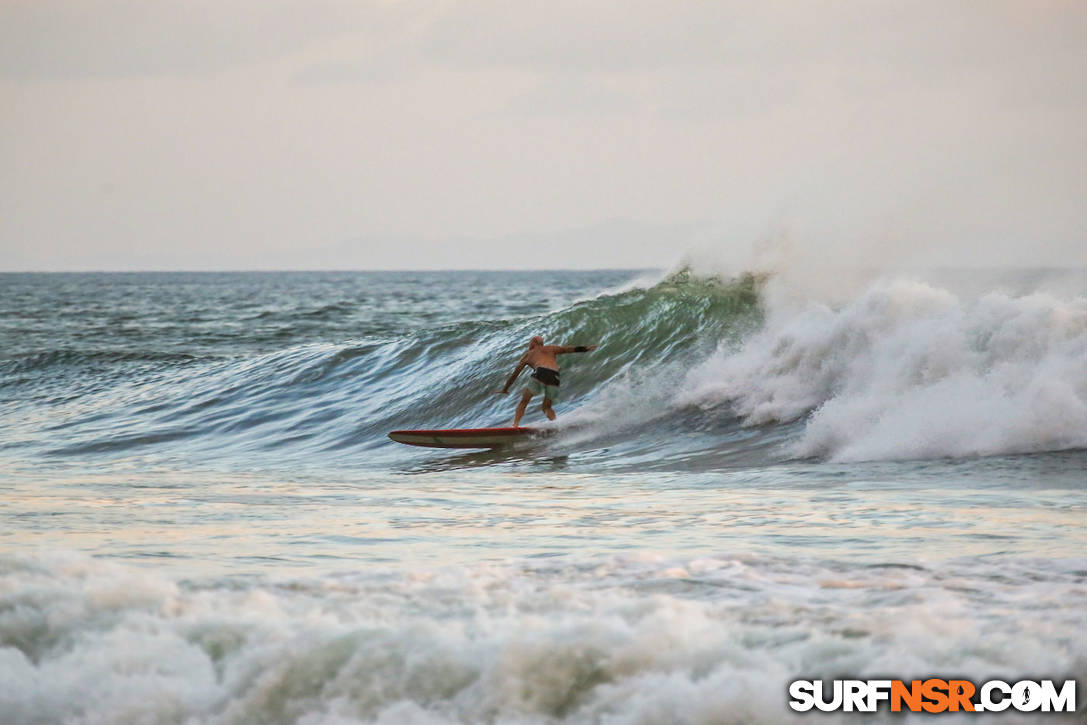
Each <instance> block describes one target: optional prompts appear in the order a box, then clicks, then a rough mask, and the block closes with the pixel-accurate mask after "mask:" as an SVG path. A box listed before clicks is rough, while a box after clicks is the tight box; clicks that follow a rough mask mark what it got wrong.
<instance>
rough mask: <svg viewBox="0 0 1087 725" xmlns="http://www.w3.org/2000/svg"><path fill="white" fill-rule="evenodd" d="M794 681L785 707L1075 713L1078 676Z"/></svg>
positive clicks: (832, 709) (847, 709)
mask: <svg viewBox="0 0 1087 725" xmlns="http://www.w3.org/2000/svg"><path fill="white" fill-rule="evenodd" d="M823 685H824V683H823V681H822V680H796V681H794V682H792V683H790V684H789V697H790V700H789V707H791V708H792V709H793V710H796V711H797V712H808V711H809V710H811V709H812V708H815V709H817V710H822V711H823V712H834V711H842V712H875V711H877V710H878V709H880V706H881V705H883V704H884V703H886V704H887V705H888V707H889V708H890V711H891V712H928V713H942V712H1002V711H1004V710H1007V709H1008V708H1012V709H1013V710H1018V711H1019V712H1075V710H1076V681H1075V680H1065V681H1064V682H1063V683H1062V684H1061V685H1060V687H1058V686H1057V684H1056V683H1054V681H1053V680H1038V681H1035V680H1020V681H1019V682H1015V683H1008V682H1004V681H1003V680H989V681H988V682H984V683H982V684H981V685H976V684H974V683H973V682H970V681H969V680H943V679H939V678H935V677H931V678H929V679H926V680H911V681H910V682H909V683H908V684H907V683H906V682H903V681H902V680H833V681H831V683H830V686H829V687H824V686H823Z"/></svg>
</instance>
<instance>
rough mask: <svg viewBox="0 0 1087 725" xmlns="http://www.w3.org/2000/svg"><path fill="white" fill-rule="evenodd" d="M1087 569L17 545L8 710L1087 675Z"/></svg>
mask: <svg viewBox="0 0 1087 725" xmlns="http://www.w3.org/2000/svg"><path fill="white" fill-rule="evenodd" d="M1082 568H1083V562H1078V563H1077V562H1067V561H1060V560H1055V561H1046V562H1037V561H1007V560H1006V561H1003V562H993V561H991V560H986V559H973V560H959V561H955V562H950V563H944V564H940V565H936V566H935V567H934V568H919V567H908V568H901V567H891V566H888V567H871V566H853V565H845V564H830V563H820V562H817V561H813V560H802V559H794V560H783V559H780V558H778V559H770V558H766V559H760V558H752V557H737V556H716V557H705V558H698V559H689V560H668V559H662V558H658V557H655V556H651V555H647V554H642V555H639V556H633V557H626V558H615V557H600V558H586V559H583V560H580V561H578V562H573V563H571V562H567V563H564V564H554V563H553V564H550V565H542V564H538V563H537V564H530V563H511V564H509V565H503V566H498V565H477V566H474V567H459V568H445V569H436V570H417V571H392V570H390V571H384V572H370V573H366V574H363V573H357V574H351V575H340V576H326V577H323V578H312V579H306V580H293V581H288V580H280V581H264V582H259V583H248V584H243V583H239V582H233V583H231V582H220V583H217V584H216V583H212V582H208V583H204V584H200V585H196V584H193V583H188V584H183V583H178V582H173V581H170V580H168V579H165V578H162V577H159V576H156V575H154V574H152V573H149V572H148V571H146V570H143V569H139V570H137V569H131V568H125V567H120V566H115V565H111V564H104V563H101V562H96V561H88V560H85V559H75V560H73V559H65V558H60V557H55V556H51V557H44V558H37V559H32V560H28V559H20V560H13V559H6V560H3V561H2V562H0V712H2V713H3V714H4V722H5V723H6V724H7V725H24V724H30V723H35V724H36V723H57V722H66V723H103V724H104V723H111V724H112V723H130V722H131V723H135V722H139V723H148V724H157V723H187V724H188V725H196V724H197V723H209V724H216V725H219V724H225V723H250V722H264V723H303V724H306V725H311V724H317V723H335V724H338V725H339V724H347V723H383V724H384V723H420V724H423V723H425V724H426V725H434V724H438V723H441V724H443V725H445V724H448V723H476V722H495V723H564V722H571V723H575V722H576V723H607V724H609V725H616V724H619V723H644V724H649V723H676V722H680V723H715V724H720V723H758V722H765V723H775V722H782V721H788V720H789V718H790V713H789V711H788V709H787V703H786V700H787V698H786V682H787V681H789V680H790V679H793V678H795V677H799V676H804V677H821V676H828V677H829V676H836V675H842V674H849V675H857V676H877V675H880V676H886V675H888V674H893V675H896V676H899V675H900V676H903V677H910V676H915V675H916V676H923V675H933V674H939V673H949V672H951V673H954V674H969V675H970V676H971V677H972V678H988V677H994V676H1001V677H1005V678H1009V679H1010V678H1016V677H1020V676H1027V675H1031V676H1038V675H1042V674H1045V675H1052V676H1060V675H1068V674H1071V673H1075V672H1080V673H1082V672H1083V671H1084V666H1085V665H1087V661H1085V660H1084V659H1083V655H1084V653H1085V652H1087V634H1085V630H1084V629H1083V627H1082V626H1080V625H1081V624H1082V612H1083V605H1084V591H1083V585H1082ZM1027 612H1033V613H1038V612H1044V616H1040V615H1038V616H1024V615H1026V613H1027ZM830 721H837V720H830ZM841 721H842V722H848V721H851V720H850V719H849V717H848V716H843V718H842V720H841ZM1003 721H1007V722H1015V721H1016V720H1015V718H1014V717H1013V718H1010V719H1006V720H1003Z"/></svg>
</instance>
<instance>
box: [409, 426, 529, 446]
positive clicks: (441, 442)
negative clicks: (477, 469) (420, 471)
mask: <svg viewBox="0 0 1087 725" xmlns="http://www.w3.org/2000/svg"><path fill="white" fill-rule="evenodd" d="M539 432H540V431H539V429H537V428H452V429H448V430H394V431H393V432H392V433H390V434H389V437H390V438H392V439H393V440H394V441H396V442H397V443H406V444H407V445H409V446H425V447H427V448H501V447H502V446H508V445H510V444H511V443H513V442H515V441H518V440H525V439H526V438H529V437H530V436H532V435H534V434H536V433H539Z"/></svg>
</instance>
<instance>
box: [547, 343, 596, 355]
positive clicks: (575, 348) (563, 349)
mask: <svg viewBox="0 0 1087 725" xmlns="http://www.w3.org/2000/svg"><path fill="white" fill-rule="evenodd" d="M595 349H596V345H552V352H554V353H555V354H556V355H565V354H566V353H568V352H592V351H593V350H595Z"/></svg>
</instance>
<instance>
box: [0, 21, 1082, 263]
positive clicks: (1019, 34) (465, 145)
mask: <svg viewBox="0 0 1087 725" xmlns="http://www.w3.org/2000/svg"><path fill="white" fill-rule="evenodd" d="M0 98H2V103H0V271H21V270H45V271H51V270H149V269H194V270H212V269H441V268H493V269H519V268H548V269H554V268H620V267H637V268H646V267H667V266H670V265H672V264H675V263H676V261H677V260H680V259H683V258H686V257H689V256H693V257H699V256H701V257H707V256H708V257H719V258H721V259H725V260H730V261H732V262H734V263H736V264H738V265H740V266H743V265H745V264H749V263H751V262H750V260H752V259H755V258H757V257H759V255H763V256H765V254H766V250H767V249H771V250H773V253H774V254H777V255H783V254H784V255H790V256H792V257H794V258H796V259H802V260H811V261H819V262H832V263H840V264H881V265H889V266H893V265H905V266H909V265H917V264H951V265H967V266H969V265H981V266H993V265H995V266H1001V265H1012V266H1067V265H1073V266H1085V265H1087V203H1085V200H1087V130H1085V129H1087V2H1082V0H1022V1H1019V2H1006V1H1004V0H991V1H988V2H965V1H962V0H939V1H936V2H927V1H925V0H902V1H887V2H880V1H877V0H872V1H869V0H853V1H851V2H843V1H835V0H820V1H815V0H810V1H806V0H793V1H790V2H783V1H776V2H764V3H751V2H746V1H743V2H732V1H730V0H720V1H715V2H702V1H700V2H694V1H692V2H674V1H673V2H663V1H662V2H640V1H638V0H632V1H630V2H594V1H593V0H578V1H577V2H564V1H562V0H555V1H552V2H548V3H520V2H508V1H507V2H476V1H474V0H464V1H457V2H443V1H442V0H433V1H429V2H414V1H413V0H403V1H398V0H381V1H379V2H367V1H366V0H350V1H343V2H341V1H339V0H308V1H307V2H305V3H300V2H295V1H293V0H292V1H289V2H288V1H283V0H172V1H170V2H157V1H153V0H139V1H136V0H73V1H66V0H0Z"/></svg>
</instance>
